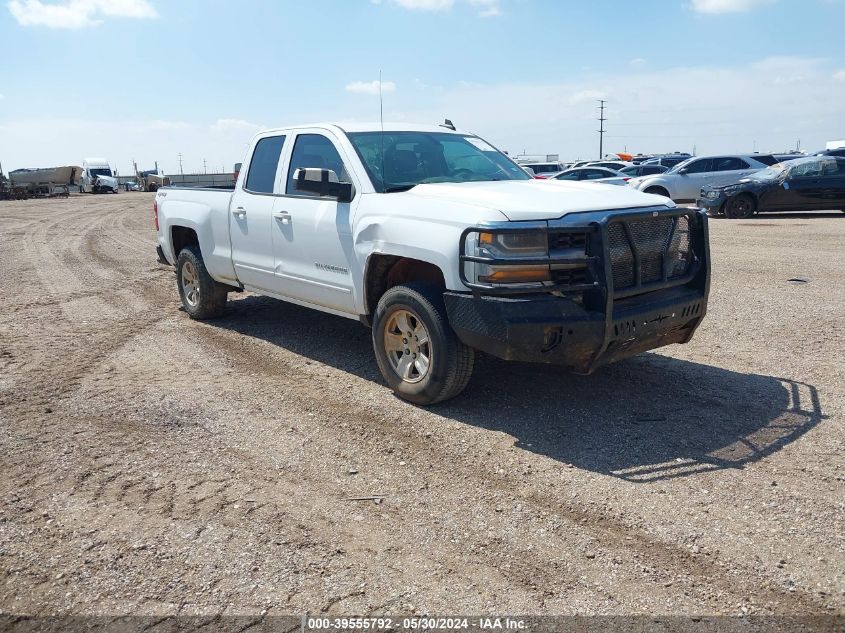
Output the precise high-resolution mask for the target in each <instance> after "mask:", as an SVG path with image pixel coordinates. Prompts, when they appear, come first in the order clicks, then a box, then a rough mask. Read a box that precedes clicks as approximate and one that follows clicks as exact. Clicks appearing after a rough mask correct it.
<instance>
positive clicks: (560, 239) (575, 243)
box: [549, 232, 587, 253]
mask: <svg viewBox="0 0 845 633" xmlns="http://www.w3.org/2000/svg"><path fill="white" fill-rule="evenodd" d="M569 248H577V249H578V250H580V251H581V252H582V253H583V252H584V251H585V250H586V248H587V234H586V233H569V232H560V233H550V234H549V250H550V251H559V250H566V249H569Z"/></svg>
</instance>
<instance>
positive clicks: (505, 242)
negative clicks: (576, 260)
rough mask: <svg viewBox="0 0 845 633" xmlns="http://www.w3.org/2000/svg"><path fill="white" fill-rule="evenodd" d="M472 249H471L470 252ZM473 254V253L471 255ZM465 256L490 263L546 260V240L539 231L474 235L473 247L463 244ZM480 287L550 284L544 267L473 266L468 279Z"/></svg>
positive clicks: (533, 265) (524, 265) (547, 272)
mask: <svg viewBox="0 0 845 633" xmlns="http://www.w3.org/2000/svg"><path fill="white" fill-rule="evenodd" d="M473 247H474V248H473ZM473 250H474V252H473ZM467 254H471V255H475V256H476V257H485V258H491V259H499V260H508V259H543V258H546V257H548V254H549V247H548V237H547V235H546V233H545V232H543V231H525V232H510V231H509V232H504V233H490V232H486V231H481V232H479V233H477V238H476V240H475V243H474V244H472V243H471V242H470V241H469V240H468V241H467ZM472 276H474V277H475V279H476V280H477V281H478V282H480V283H487V284H489V283H495V284H525V283H538V282H543V281H551V271H550V270H549V265H548V264H510V265H503V266H496V265H492V264H485V263H476V264H475V274H474V275H472Z"/></svg>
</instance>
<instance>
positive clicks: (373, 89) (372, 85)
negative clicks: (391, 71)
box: [346, 79, 396, 95]
mask: <svg viewBox="0 0 845 633" xmlns="http://www.w3.org/2000/svg"><path fill="white" fill-rule="evenodd" d="M395 90H396V84H395V83H393V82H392V81H383V82H381V91H382V92H395ZM346 92H355V93H358V94H364V95H377V94H378V93H379V81H378V79H375V80H373V81H353V82H352V83H348V84H346Z"/></svg>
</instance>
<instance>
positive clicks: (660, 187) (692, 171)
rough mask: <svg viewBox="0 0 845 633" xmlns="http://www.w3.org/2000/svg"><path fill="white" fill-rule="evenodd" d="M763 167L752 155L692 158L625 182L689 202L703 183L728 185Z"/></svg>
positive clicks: (648, 191)
mask: <svg viewBox="0 0 845 633" xmlns="http://www.w3.org/2000/svg"><path fill="white" fill-rule="evenodd" d="M643 164H646V163H643ZM766 167H768V165H766V164H765V163H761V162H760V161H758V160H757V159H756V158H754V157H753V156H752V155H735V156H705V157H696V158H689V159H687V160H685V161H684V162H682V163H678V164H677V165H675V166H674V167H673V168H672V169H670V170H669V171H667V172H664V173H662V174H657V175H655V176H641V177H639V178H634V179H633V180H631V181H630V183H629V184H630V185H631V186H632V187H634V188H636V189H639V190H640V191H645V192H646V193H654V194H657V195H659V196H666V197H667V198H672V200H674V201H675V202H693V201H694V200H695V199H696V198H698V194H699V192H700V191H701V188H702V187H704V186H705V185H728V184H731V183H733V182H736V181H737V180H739V179H740V178H743V177H745V176H748V175H750V174H753V173H754V172H755V171H758V170H760V169H765V168H766Z"/></svg>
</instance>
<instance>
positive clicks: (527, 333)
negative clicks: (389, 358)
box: [445, 288, 707, 374]
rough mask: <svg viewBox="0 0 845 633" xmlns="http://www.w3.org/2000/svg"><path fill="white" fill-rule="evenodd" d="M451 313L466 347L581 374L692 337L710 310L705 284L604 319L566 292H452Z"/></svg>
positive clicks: (642, 301) (633, 304)
mask: <svg viewBox="0 0 845 633" xmlns="http://www.w3.org/2000/svg"><path fill="white" fill-rule="evenodd" d="M445 300H446V310H447V312H448V314H449V321H450V323H451V325H452V328H453V329H454V330H455V333H456V334H457V335H458V338H460V339H461V341H463V342H464V343H465V344H466V345H469V346H470V347H473V348H475V349H478V350H481V351H483V352H487V353H488V354H492V355H493V356H498V357H499V358H503V359H505V360H518V361H527V362H538V363H553V364H557V365H563V366H565V367H568V368H570V369H571V370H572V371H575V372H578V373H584V374H587V373H590V372H591V371H593V370H594V369H596V368H598V367H601V366H602V365H606V364H608V363H611V362H614V361H617V360H619V359H621V358H625V357H627V356H632V355H634V354H639V353H640V352H645V351H647V350H650V349H655V348H657V347H662V346H664V345H669V344H671V343H686V342H687V341H689V340H690V339H691V338H692V335H693V333H694V332H695V330H696V328H698V325H699V324H700V323H701V320H702V318H703V317H704V315H705V313H706V311H707V296H706V294H705V293H704V292H702V291H701V290H699V289H689V288H673V289H669V290H663V291H658V292H655V293H651V294H647V295H641V296H639V297H632V298H630V299H627V300H625V301H623V302H620V303H619V304H617V305H616V306H614V309H613V316H612V318H611V319H610V320H605V318H604V315H603V314H601V313H596V312H590V311H587V310H585V309H584V308H583V307H581V306H580V305H578V303H577V302H575V301H573V300H571V299H567V298H562V297H542V296H538V297H520V298H506V297H480V296H479V297H475V296H473V295H471V294H463V293H456V292H447V293H446V294H445Z"/></svg>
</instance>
